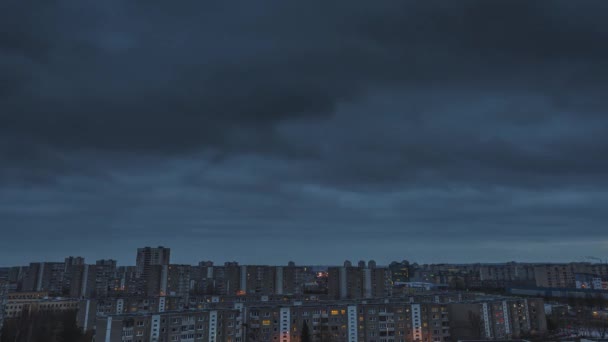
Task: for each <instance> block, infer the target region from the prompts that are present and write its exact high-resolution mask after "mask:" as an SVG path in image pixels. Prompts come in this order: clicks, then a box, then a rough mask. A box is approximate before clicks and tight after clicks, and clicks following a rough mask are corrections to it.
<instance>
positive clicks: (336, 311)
mask: <svg viewBox="0 0 608 342" xmlns="http://www.w3.org/2000/svg"><path fill="white" fill-rule="evenodd" d="M339 313H340V311H338V310H331V314H332V316H335V315H337V314H339Z"/></svg>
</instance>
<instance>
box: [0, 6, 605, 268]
mask: <svg viewBox="0 0 608 342" xmlns="http://www.w3.org/2000/svg"><path fill="white" fill-rule="evenodd" d="M607 13H608V5H607V4H606V2H604V1H577V2H576V4H575V3H574V2H570V1H552V2H541V1H493V2H484V1H450V2H447V1H424V2H420V1H417V2H414V1H411V2H407V1H383V2H368V1H350V2H343V3H339V2H331V3H327V2H306V3H297V4H296V3H285V2H281V1H270V2H264V3H263V4H259V3H251V2H236V3H225V2H222V3H205V2H200V1H181V2H179V3H161V2H149V1H130V2H124V1H103V2H94V1H80V2H77V1H54V2H41V3H39V4H36V5H33V4H31V3H30V4H27V3H24V2H22V1H12V0H9V1H4V2H2V4H0V163H1V165H0V187H1V188H0V194H2V197H1V199H0V219H2V222H0V223H1V224H2V227H3V229H11V230H14V231H15V232H13V233H10V234H9V235H7V236H8V237H9V238H8V239H4V242H0V248H9V247H10V248H13V247H14V246H16V245H17V244H18V241H19V240H20V239H22V238H25V237H26V236H28V235H31V234H37V236H40V237H43V238H44V239H51V240H52V239H55V238H57V236H71V237H70V239H72V240H69V239H68V240H66V241H65V242H63V243H60V242H59V243H58V244H57V247H56V248H57V251H56V250H55V249H52V248H51V247H46V248H42V247H41V249H40V250H41V253H51V252H52V253H63V252H59V250H62V248H64V247H65V246H66V243H68V242H70V241H72V242H76V243H77V244H83V241H85V237H84V236H85V235H86V237H90V238H93V239H94V240H95V241H98V242H91V244H92V245H95V246H94V247H95V248H96V247H97V246H102V245H104V244H105V243H106V242H107V241H108V240H109V239H117V238H121V239H122V240H121V244H123V245H124V246H130V247H128V248H131V249H132V248H133V247H134V246H136V245H140V244H145V243H164V244H168V243H165V242H166V241H168V240H171V239H176V240H175V241H174V243H175V247H176V248H179V247H180V246H189V242H188V239H189V238H192V237H194V238H196V239H201V240H204V239H213V240H214V241H218V242H219V243H218V244H217V245H218V246H221V244H222V243H225V242H226V241H228V240H231V239H230V238H231V236H233V235H235V234H236V235H237V236H242V237H246V238H248V239H253V240H256V241H257V240H258V239H260V236H262V237H266V236H269V237H271V238H269V240H267V241H266V240H264V239H261V240H260V241H258V243H259V246H260V248H262V249H264V248H265V247H268V248H269V249H272V250H276V251H277V253H279V252H280V251H281V249H280V248H279V249H276V247H272V248H271V247H270V246H271V245H272V242H271V241H278V240H281V241H283V240H284V241H286V243H291V244H293V243H294V241H297V240H298V238H299V237H300V236H301V232H303V231H306V232H308V233H310V234H311V239H314V234H319V235H321V234H322V235H323V236H324V239H325V240H327V241H324V242H323V243H322V245H323V244H324V246H325V247H324V248H330V247H328V246H329V245H330V243H329V241H337V239H345V240H348V241H349V243H351V244H352V245H353V246H354V247H353V251H355V252H353V253H359V254H362V256H373V254H374V253H375V252H376V253H381V252H380V251H386V253H388V255H386V256H385V258H387V259H388V258H392V257H394V258H401V256H399V255H398V254H399V248H400V247H398V246H393V245H391V243H390V240H391V238H392V237H394V238H400V239H408V238H412V237H413V236H415V237H416V238H415V239H418V240H415V241H418V242H421V243H422V242H424V241H427V242H428V241H434V243H437V244H442V245H445V246H448V244H449V243H450V242H454V243H455V244H456V245H457V246H461V247H462V249H461V250H460V252H462V251H465V252H464V253H461V254H458V253H460V252H459V249H458V248H456V247H450V248H448V247H445V248H446V250H450V251H451V252H450V253H452V256H454V257H455V258H458V257H460V258H461V259H471V258H474V257H478V256H480V255H483V251H485V250H486V248H496V243H497V242H496V241H499V240H500V239H511V240H512V241H514V243H516V244H519V246H520V247H519V248H514V250H517V251H518V252H517V253H521V254H513V253H510V252H508V251H505V250H502V253H503V254H502V255H503V256H504V257H505V258H516V257H522V258H526V257H528V258H529V257H536V258H538V257H539V256H542V254H534V253H531V252H530V253H527V254H526V253H524V252H525V248H523V247H521V246H524V245H526V243H528V244H530V246H535V247H534V248H536V247H538V246H537V245H538V244H541V243H546V244H548V245H550V246H555V245H559V243H560V241H562V240H560V238H559V237H560V236H562V238H568V239H573V238H575V237H576V238H580V237H581V236H583V237H585V238H584V239H583V240H581V241H579V243H580V244H581V245H585V244H588V245H589V246H591V245H593V246H592V247H590V248H594V249H595V250H596V251H597V252H598V253H601V252H604V251H605V248H606V246H605V245H602V242H601V241H608V238H607V236H606V233H605V232H604V231H603V228H602V227H603V226H604V225H605V223H606V222H607V221H608V218H607V217H606V216H605V214H604V212H605V211H607V210H606V209H607V208H606V207H605V204H604V203H606V201H605V200H606V198H605V196H606V195H605V193H606V186H607V184H606V183H607V182H606V181H607V178H606V174H607V172H608V161H606V158H605V156H606V155H607V154H608V134H607V133H608V117H607V116H606V108H607V104H608V103H607V100H606V96H605V93H608V62H607V61H608V45H606V44H605V42H606V39H607V38H608V23H607V22H606V21H605V20H603V18H604V17H605V15H606V14H607ZM4 227H8V228H4ZM550 231H551V232H553V233H554V234H551V235H549V234H548V232H550ZM169 235H170V237H169ZM142 236H146V237H147V240H146V241H143V240H141V239H142ZM138 239H139V240H138ZM585 239H586V240H585ZM526 240H533V241H526ZM592 241H595V242H593V243H592ZM169 242H171V241H169ZM365 242H369V245H365ZM383 243H384V244H385V245H387V246H388V245H391V246H392V247H390V248H389V247H387V248H384V247H380V246H382V244H383ZM2 244H4V245H2ZM237 245H238V244H237ZM11 246H12V247H11ZM41 246H42V243H41ZM47 246H48V244H47ZM117 246H118V245H117ZM121 246H122V245H121ZM239 246H240V245H239ZM472 246H477V247H479V252H471V250H474V248H471V247H472ZM237 247H238V246H237ZM10 248H9V249H7V250H10ZM95 248H93V249H95ZM117 248H118V247H117ZM124 248H127V247H124ZM205 248H208V251H207V253H209V254H210V255H216V256H218V257H226V258H229V257H240V258H241V259H246V258H248V256H249V255H250V254H251V253H249V251H247V250H244V249H243V250H244V251H245V252H243V253H246V254H240V255H239V254H234V255H230V254H226V253H228V252H226V251H223V250H222V249H219V247H212V246H206V247H205ZM320 248H321V247H320ZM286 250H287V249H286ZM286 250H282V251H286ZM341 250H342V251H343V252H345V251H346V250H343V249H341ZM423 250H424V249H420V250H419V251H423ZM346 252H347V251H346ZM545 252H546V253H547V255H555V254H551V253H552V252H551V250H550V248H547V249H546V250H545ZM14 253H17V251H15V252H14ZM104 253H105V252H104V251H100V252H97V254H96V256H100V257H103V256H107V255H105V254H104ZM268 253H271V252H268ZM268 253H266V254H264V253H262V256H260V257H259V258H260V259H259V260H266V261H268V260H270V259H264V258H270V257H271V256H273V255H272V254H268ZM297 253H299V254H297V255H299V256H300V257H302V258H306V253H305V252H304V251H303V250H298V252H297ZM391 253H392V254H391ZM416 253H418V252H416ZM539 253H540V252H539ZM106 254H107V253H106ZM184 254H186V253H185V252H184ZM331 255H334V254H333V253H330V254H323V253H321V252H320V253H319V258H322V256H331ZM43 256H44V254H41V256H40V257H43ZM53 256H55V254H53ZM197 257H198V253H195V252H192V253H190V254H188V257H187V258H193V259H195V258H197ZM500 257H501V256H498V258H500ZM570 257H572V256H570ZM375 258H376V259H381V257H380V256H376V257H375ZM14 259H15V260H22V259H23V258H21V257H15V258H14ZM188 261H191V260H188ZM314 261H318V260H314ZM332 261H335V260H332Z"/></svg>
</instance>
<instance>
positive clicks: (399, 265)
mask: <svg viewBox="0 0 608 342" xmlns="http://www.w3.org/2000/svg"><path fill="white" fill-rule="evenodd" d="M607 275H608V268H607V267H606V265H605V264H591V263H570V264H531V263H515V262H511V263H505V264H466V265H459V264H434V265H418V264H416V263H409V262H408V261H405V260H404V261H401V262H393V263H391V264H389V265H388V266H379V265H377V264H376V263H375V262H374V261H373V260H370V261H367V262H365V261H359V262H357V263H356V264H353V263H352V262H350V261H345V262H344V264H343V265H341V266H328V267H327V266H324V267H323V266H299V265H296V264H295V263H293V262H289V263H288V264H287V265H285V266H268V265H240V264H239V263H237V262H226V263H224V264H221V265H215V264H214V263H213V262H211V261H201V262H199V263H198V264H197V265H184V264H172V263H171V250H170V249H169V248H166V247H162V246H161V247H144V248H139V249H138V250H137V255H136V258H135V265H134V266H118V265H117V263H116V261H115V260H110V259H108V260H98V261H96V262H95V263H94V264H87V263H86V262H85V260H84V259H83V258H82V257H68V258H66V259H65V260H64V261H63V262H33V263H30V264H29V265H28V266H16V267H9V268H2V269H0V324H2V320H3V319H4V320H6V319H16V318H18V317H21V316H22V315H24V314H26V313H29V312H33V311H36V312H40V311H43V312H62V311H70V310H73V311H77V320H78V325H79V326H80V327H81V328H82V329H83V330H85V331H91V330H92V331H94V334H95V340H96V341H104V342H114V341H120V342H169V341H171V342H173V341H188V342H199V341H200V342H202V341H229V342H244V341H281V342H285V341H302V339H305V340H309V341H348V342H359V341H369V342H389V341H390V342H393V341H394V342H406V341H407V342H450V341H456V340H464V339H473V340H474V339H477V340H479V339H483V340H504V339H517V338H522V337H525V336H530V335H534V334H539V335H542V334H544V333H545V332H546V331H547V323H546V319H545V305H544V302H543V300H542V299H538V298H529V297H527V298H519V297H513V296H500V295H486V294H484V292H483V290H484V289H486V290H487V289H496V288H503V289H515V290H514V291H517V290H516V289H517V288H519V289H535V290H534V291H540V292H532V295H539V296H542V295H543V292H542V291H544V290H543V289H555V288H558V289H562V290H566V289H571V290H572V291H604V290H605V289H606V281H605V279H607V277H606V276H607ZM539 289H541V290H539ZM522 291H523V290H522ZM513 293H515V292H513ZM522 294H529V293H522Z"/></svg>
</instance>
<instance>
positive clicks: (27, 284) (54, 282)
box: [22, 262, 65, 295]
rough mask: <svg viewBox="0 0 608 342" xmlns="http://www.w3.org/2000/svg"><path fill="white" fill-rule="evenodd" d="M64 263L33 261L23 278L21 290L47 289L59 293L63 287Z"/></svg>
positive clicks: (52, 292)
mask: <svg viewBox="0 0 608 342" xmlns="http://www.w3.org/2000/svg"><path fill="white" fill-rule="evenodd" d="M64 275H65V263H63V262H33V263H30V266H29V267H28V271H27V274H26V275H25V277H24V279H23V286H22V291H25V292H32V291H48V292H49V293H51V294H53V295H61V294H62V293H63V289H64Z"/></svg>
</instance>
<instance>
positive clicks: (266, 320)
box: [262, 319, 270, 325]
mask: <svg viewBox="0 0 608 342" xmlns="http://www.w3.org/2000/svg"><path fill="white" fill-rule="evenodd" d="M262 325H270V320H269V319H265V320H263V321H262Z"/></svg>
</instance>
